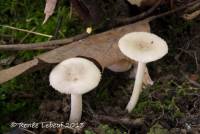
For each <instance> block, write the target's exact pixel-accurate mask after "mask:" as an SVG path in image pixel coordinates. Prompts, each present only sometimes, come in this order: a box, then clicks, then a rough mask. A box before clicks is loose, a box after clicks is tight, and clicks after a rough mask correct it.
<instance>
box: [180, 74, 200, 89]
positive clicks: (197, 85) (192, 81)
mask: <svg viewBox="0 0 200 134" xmlns="http://www.w3.org/2000/svg"><path fill="white" fill-rule="evenodd" d="M181 74H182V75H183V76H184V77H185V79H187V80H188V81H189V82H190V83H191V84H192V85H194V86H196V87H198V88H200V84H199V83H198V82H196V81H194V80H192V79H190V78H189V77H188V76H187V75H186V74H185V73H184V72H182V71H181Z"/></svg>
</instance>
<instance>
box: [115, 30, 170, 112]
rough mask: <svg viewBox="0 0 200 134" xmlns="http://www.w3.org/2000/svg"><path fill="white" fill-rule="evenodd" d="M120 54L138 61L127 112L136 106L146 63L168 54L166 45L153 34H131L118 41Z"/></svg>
mask: <svg viewBox="0 0 200 134" xmlns="http://www.w3.org/2000/svg"><path fill="white" fill-rule="evenodd" d="M118 45H119V48H120V50H121V52H122V53H123V54H124V55H126V56H127V57H129V58H130V59H132V60H135V61H138V69H137V73H136V79H135V85H134V89H133V93H132V96H131V99H130V101H129V103H128V105H127V107H126V109H127V110H128V112H131V111H132V109H133V108H134V107H135V105H136V104H137V101H138V98H139V95H140V92H141V88H142V80H143V77H144V72H145V67H146V63H148V62H152V61H155V60H158V59H160V58H162V57H163V56H164V55H166V54H167V52H168V46H167V43H166V42H165V41H164V40H163V39H162V38H160V37H158V36H157V35H155V34H152V33H147V32H133V33H129V34H126V35H124V36H123V37H122V38H121V39H120V40H119V44H118Z"/></svg>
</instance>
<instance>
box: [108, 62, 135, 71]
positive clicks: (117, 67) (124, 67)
mask: <svg viewBox="0 0 200 134" xmlns="http://www.w3.org/2000/svg"><path fill="white" fill-rule="evenodd" d="M131 67H132V63H131V62H130V61H128V60H125V59H123V60H120V61H119V62H117V63H115V64H113V65H111V66H108V69H109V70H111V71H113V72H126V71H128V70H130V69H131Z"/></svg>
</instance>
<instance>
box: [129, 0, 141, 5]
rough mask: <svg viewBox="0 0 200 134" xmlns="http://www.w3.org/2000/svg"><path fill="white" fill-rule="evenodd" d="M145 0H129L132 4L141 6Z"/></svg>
mask: <svg viewBox="0 0 200 134" xmlns="http://www.w3.org/2000/svg"><path fill="white" fill-rule="evenodd" d="M142 1H143V0H128V2H129V3H131V4H132V5H137V6H140V5H141V3H142Z"/></svg>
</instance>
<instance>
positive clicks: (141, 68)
mask: <svg viewBox="0 0 200 134" xmlns="http://www.w3.org/2000/svg"><path fill="white" fill-rule="evenodd" d="M145 67H146V64H145V63H143V62H139V63H138V69H137V73H136V79H135V85H134V89H133V92H132V96H131V98H130V101H129V103H128V105H127V106H126V109H127V110H128V112H129V113H130V112H131V111H132V110H133V108H134V107H135V105H136V104H137V101H138V99H139V95H140V92H141V89H142V81H143V77H144V72H145Z"/></svg>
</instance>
